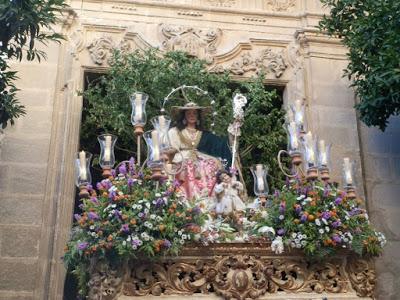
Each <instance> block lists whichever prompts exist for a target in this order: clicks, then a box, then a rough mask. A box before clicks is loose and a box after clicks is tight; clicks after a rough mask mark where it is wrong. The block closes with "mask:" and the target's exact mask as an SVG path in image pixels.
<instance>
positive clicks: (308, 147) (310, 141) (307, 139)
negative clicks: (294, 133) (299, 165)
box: [303, 131, 317, 169]
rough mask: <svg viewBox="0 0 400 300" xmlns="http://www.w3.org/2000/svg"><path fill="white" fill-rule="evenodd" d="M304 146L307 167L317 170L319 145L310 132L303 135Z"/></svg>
mask: <svg viewBox="0 0 400 300" xmlns="http://www.w3.org/2000/svg"><path fill="white" fill-rule="evenodd" d="M303 139H304V142H303V145H304V152H305V153H304V158H305V161H306V167H307V169H309V168H316V167H317V147H316V146H317V143H316V140H315V138H314V137H313V136H312V133H311V132H310V131H309V132H308V133H306V134H304V135H303Z"/></svg>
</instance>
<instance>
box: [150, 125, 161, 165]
mask: <svg viewBox="0 0 400 300" xmlns="http://www.w3.org/2000/svg"><path fill="white" fill-rule="evenodd" d="M151 140H152V142H153V160H160V146H159V144H158V132H157V130H153V131H152V132H151Z"/></svg>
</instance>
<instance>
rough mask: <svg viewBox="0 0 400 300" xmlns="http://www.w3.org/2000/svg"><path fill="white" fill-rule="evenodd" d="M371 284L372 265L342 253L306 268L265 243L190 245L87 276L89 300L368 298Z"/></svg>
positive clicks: (297, 258)
mask: <svg viewBox="0 0 400 300" xmlns="http://www.w3.org/2000/svg"><path fill="white" fill-rule="evenodd" d="M98 266H99V267H100V265H99V264H98ZM375 282H376V277H375V271H374V269H373V265H372V262H371V261H369V260H365V259H361V258H359V257H355V256H352V255H351V254H350V253H348V252H343V253H341V254H340V255H338V256H337V257H334V258H332V259H330V260H328V261H324V262H318V263H317V262H315V263H310V262H307V261H306V260H305V259H304V256H302V255H301V254H300V253H298V252H291V253H287V254H285V255H276V254H274V253H273V252H271V250H270V246H269V244H258V245H252V244H215V245H209V246H207V247H205V246H196V245H194V246H193V247H188V248H186V249H185V250H184V251H183V253H182V255H181V256H179V257H166V258H163V259H162V260H158V261H149V260H143V259H138V260H135V261H131V262H129V263H127V265H125V266H124V268H121V269H119V270H117V271H115V270H114V271H111V270H108V269H103V270H100V271H97V272H94V273H92V279H91V281H90V282H89V287H90V294H89V299H110V300H111V299H120V300H122V299H133V298H131V297H134V296H166V295H176V296H177V295H182V296H188V295H190V296H192V297H194V296H200V295H210V296H212V295H213V293H214V294H216V295H219V296H222V297H223V298H225V299H231V298H234V299H247V298H251V299H256V298H260V297H262V298H263V296H264V297H266V298H268V299H289V298H290V299H310V298H313V297H314V298H315V297H318V299H322V298H321V297H322V295H325V296H326V297H328V299H360V297H361V298H362V297H368V298H364V299H372V298H369V297H372V296H373V291H374V286H375ZM271 294H274V295H276V296H277V297H276V298H275V296H274V295H271ZM100 295H102V296H101V298H99V297H100ZM282 295H283V298H282ZM307 295H308V296H307ZM328 295H329V296H328Z"/></svg>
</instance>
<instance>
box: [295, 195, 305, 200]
mask: <svg viewBox="0 0 400 300" xmlns="http://www.w3.org/2000/svg"><path fill="white" fill-rule="evenodd" d="M305 197H306V196H304V195H300V196H299V197H297V200H302V199H304V198H305Z"/></svg>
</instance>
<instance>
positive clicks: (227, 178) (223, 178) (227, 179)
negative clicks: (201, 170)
mask: <svg viewBox="0 0 400 300" xmlns="http://www.w3.org/2000/svg"><path fill="white" fill-rule="evenodd" d="M220 179H221V181H222V182H223V183H230V181H231V177H230V176H229V175H228V174H225V173H224V174H221V177H220Z"/></svg>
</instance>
